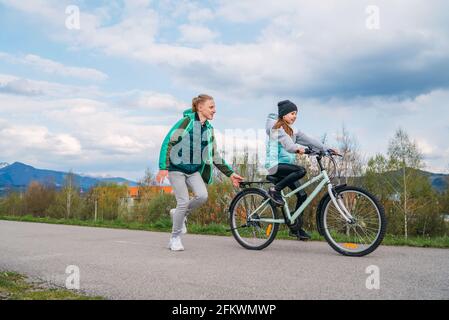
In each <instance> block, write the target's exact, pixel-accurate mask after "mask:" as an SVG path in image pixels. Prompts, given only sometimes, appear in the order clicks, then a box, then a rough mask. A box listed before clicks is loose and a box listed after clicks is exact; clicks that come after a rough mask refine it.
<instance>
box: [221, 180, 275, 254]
mask: <svg viewBox="0 0 449 320" xmlns="http://www.w3.org/2000/svg"><path fill="white" fill-rule="evenodd" d="M251 195H254V196H257V197H259V198H261V201H262V202H263V201H265V200H266V199H268V195H267V193H266V192H265V191H264V190H262V189H258V188H247V189H245V190H243V191H241V192H239V193H238V194H237V195H236V196H235V198H234V199H233V201H232V203H231V205H230V208H229V224H230V226H231V231H232V235H233V236H234V238H235V240H236V241H237V242H238V243H239V244H240V245H241V246H242V247H244V248H245V249H248V250H262V249H265V248H266V247H267V246H269V245H270V244H271V243H272V242H273V240H274V239H275V238H276V234H277V232H278V230H279V224H278V223H272V224H271V225H272V226H271V230H270V234H269V236H267V239H265V241H261V243H260V244H258V245H255V244H254V245H253V244H251V242H249V241H247V240H245V237H242V235H241V234H240V232H239V231H238V230H239V229H241V228H243V227H240V228H239V226H238V223H237V220H236V215H237V214H238V213H237V208H239V207H238V206H239V203H240V201H242V199H245V197H246V198H248V197H249V196H251ZM262 202H261V203H262ZM267 205H268V206H269V207H270V208H271V213H272V218H273V219H277V216H278V213H277V209H276V207H275V206H274V205H273V204H272V203H271V201H270V202H269V203H268V204H267ZM246 214H247V213H246ZM245 228H247V227H245ZM255 228H257V227H255ZM267 228H268V227H267Z"/></svg>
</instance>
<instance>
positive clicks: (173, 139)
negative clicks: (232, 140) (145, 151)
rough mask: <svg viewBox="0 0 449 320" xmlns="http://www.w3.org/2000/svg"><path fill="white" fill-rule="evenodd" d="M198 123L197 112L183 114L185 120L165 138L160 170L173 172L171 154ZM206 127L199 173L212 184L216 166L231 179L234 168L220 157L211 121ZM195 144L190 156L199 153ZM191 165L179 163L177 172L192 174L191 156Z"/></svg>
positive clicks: (160, 157) (177, 124) (189, 111)
mask: <svg viewBox="0 0 449 320" xmlns="http://www.w3.org/2000/svg"><path fill="white" fill-rule="evenodd" d="M195 121H196V112H193V111H192V109H187V110H185V111H184V113H183V118H182V119H181V120H179V121H178V122H177V123H176V124H175V125H174V126H173V127H172V128H171V129H170V131H169V132H168V134H167V136H166V137H165V139H164V141H163V142H162V147H161V152H160V155H159V170H169V171H172V170H173V167H174V165H173V163H172V161H171V159H170V154H171V152H172V149H173V148H174V147H175V146H176V145H177V144H178V143H181V141H182V139H183V138H184V137H185V136H186V135H187V134H188V135H192V134H193V130H194V124H195ZM204 124H205V126H206V129H205V130H206V137H207V141H206V145H205V146H204V148H205V150H204V149H203V148H202V147H200V148H201V150H202V151H203V150H204V152H201V154H202V155H206V156H201V165H199V172H200V174H201V177H202V178H203V181H204V182H205V183H207V184H211V183H212V182H213V165H215V166H216V167H217V168H218V170H220V171H221V172H222V173H223V174H224V175H226V176H228V177H230V176H231V175H232V174H233V173H234V171H233V170H232V168H231V167H230V166H229V165H228V164H227V163H226V161H225V160H224V159H223V158H221V157H220V155H219V153H218V151H217V144H216V141H215V136H214V128H213V127H212V125H211V124H210V123H209V121H207V120H206V122H205V123H204ZM193 141H194V143H190V150H189V151H190V154H189V155H191V154H192V153H193V152H197V151H198V148H195V147H198V146H195V145H194V144H195V141H196V140H193ZM188 160H189V163H183V162H182V161H181V163H177V164H176V170H178V171H182V172H184V173H191V172H190V170H191V168H192V167H191V166H192V165H191V164H190V162H191V161H192V160H193V159H190V156H189V159H188Z"/></svg>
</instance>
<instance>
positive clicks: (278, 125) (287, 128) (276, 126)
mask: <svg viewBox="0 0 449 320" xmlns="http://www.w3.org/2000/svg"><path fill="white" fill-rule="evenodd" d="M281 127H282V128H283V129H284V131H285V132H286V133H287V134H288V135H289V136H290V137H293V129H292V127H290V126H289V125H288V123H287V122H285V120H284V118H279V120H278V121H277V122H276V123H275V124H274V126H273V129H279V128H281Z"/></svg>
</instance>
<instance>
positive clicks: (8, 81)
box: [0, 74, 100, 98]
mask: <svg viewBox="0 0 449 320" xmlns="http://www.w3.org/2000/svg"><path fill="white" fill-rule="evenodd" d="M0 93H5V94H16V95H24V96H44V95H45V96H49V97H65V98H67V97H83V96H84V97H86V96H91V97H94V96H98V95H99V94H100V91H99V90H98V88H96V87H95V86H72V85H65V84H61V83H57V82H48V81H37V80H32V79H26V78H21V77H17V76H13V75H8V74H0Z"/></svg>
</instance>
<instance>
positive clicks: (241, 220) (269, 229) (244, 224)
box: [229, 188, 279, 250]
mask: <svg viewBox="0 0 449 320" xmlns="http://www.w3.org/2000/svg"><path fill="white" fill-rule="evenodd" d="M267 199H268V196H267V194H266V193H265V192H264V191H263V190H261V189H256V188H249V189H246V190H243V191H242V192H240V193H239V194H237V196H236V197H235V199H234V201H233V202H232V204H231V207H230V208H229V212H230V225H231V230H232V235H233V236H234V238H235V239H236V240H237V242H238V243H239V244H240V245H241V246H243V247H244V248H246V249H250V250H262V249H264V248H266V247H267V246H268V245H269V244H270V243H271V242H273V240H274V239H275V237H276V234H277V232H278V229H279V224H278V223H271V222H262V221H252V219H262V218H265V219H277V218H276V216H277V211H276V208H275V207H274V206H273V205H272V203H271V201H268V202H267V203H266V204H265V205H264V206H263V207H262V208H260V209H259V210H258V212H257V213H255V214H253V215H252V216H251V217H250V215H251V214H252V213H253V212H254V211H256V209H257V208H259V207H260V206H261V205H262V204H263V203H264V202H265V201H266V200H267ZM251 218H252V219H251Z"/></svg>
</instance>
